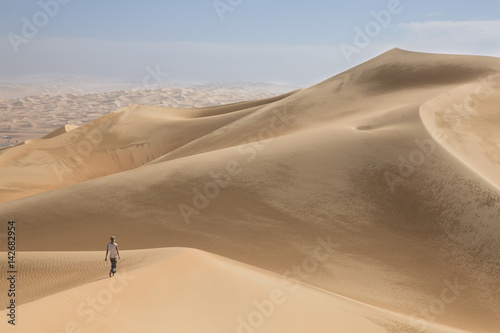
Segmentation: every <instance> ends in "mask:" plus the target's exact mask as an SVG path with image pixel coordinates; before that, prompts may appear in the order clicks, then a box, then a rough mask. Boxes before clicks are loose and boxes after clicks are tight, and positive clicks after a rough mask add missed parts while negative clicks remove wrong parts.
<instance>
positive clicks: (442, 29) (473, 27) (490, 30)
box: [398, 21, 500, 41]
mask: <svg viewBox="0 0 500 333" xmlns="http://www.w3.org/2000/svg"><path fill="white" fill-rule="evenodd" d="M398 28H399V29H400V30H402V31H405V32H408V33H411V34H415V35H421V36H427V37H429V36H435V37H436V38H438V39H442V38H443V37H445V38H449V37H453V38H458V39H461V40H475V41H477V40H478V39H487V40H490V41H499V40H500V38H499V35H498V31H500V21H428V22H412V23H401V24H400V25H399V26H398Z"/></svg>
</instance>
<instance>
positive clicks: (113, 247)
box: [104, 236, 120, 277]
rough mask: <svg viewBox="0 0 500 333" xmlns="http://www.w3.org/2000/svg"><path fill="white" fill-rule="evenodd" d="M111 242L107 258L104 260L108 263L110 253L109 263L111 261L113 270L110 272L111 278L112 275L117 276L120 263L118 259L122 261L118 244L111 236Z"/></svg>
mask: <svg viewBox="0 0 500 333" xmlns="http://www.w3.org/2000/svg"><path fill="white" fill-rule="evenodd" d="M110 240H111V242H109V243H108V246H107V247H106V257H105V258H104V261H107V260H108V253H109V261H111V270H110V271H109V277H111V274H113V276H115V273H116V263H117V262H118V259H120V252H118V244H117V243H115V236H111V237H110Z"/></svg>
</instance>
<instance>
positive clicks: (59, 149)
mask: <svg viewBox="0 0 500 333" xmlns="http://www.w3.org/2000/svg"><path fill="white" fill-rule="evenodd" d="M286 96H287V95H283V96H280V97H273V98H269V99H264V100H259V101H252V102H244V103H236V104H233V105H227V106H222V107H219V108H203V109H167V108H160V107H150V106H139V105H132V106H129V107H126V108H123V109H120V110H118V111H115V112H112V113H110V114H108V115H106V116H103V117H101V118H98V119H96V120H94V121H92V122H90V123H87V124H85V125H83V126H80V127H78V128H75V127H69V126H68V127H67V126H63V127H61V128H59V129H57V130H55V131H53V132H51V133H49V134H48V135H46V136H44V137H43V138H42V139H43V140H29V141H27V142H26V143H27V144H25V145H20V146H17V147H13V148H10V149H8V150H4V151H3V153H2V154H0V168H1V169H2V173H1V174H0V188H1V189H2V192H1V194H0V201H1V202H3V201H9V200H13V199H17V198H21V197H24V196H28V195H33V194H35V193H39V192H42V191H46V190H50V189H54V188H59V187H63V186H67V185H70V184H74V183H78V182H81V181H84V180H88V179H93V178H97V177H101V176H105V175H108V174H112V173H116V172H120V171H124V170H129V169H133V168H137V167H139V166H141V165H143V164H145V163H147V162H149V161H151V160H154V159H155V158H157V157H159V156H162V155H164V154H166V153H168V152H169V151H171V150H173V149H176V148H178V147H179V146H183V145H185V144H186V143H189V142H191V141H193V140H196V139H197V138H199V137H201V136H204V135H206V134H208V133H210V132H212V131H213V130H215V129H217V128H219V127H221V126H224V125H227V124H228V123H231V122H233V121H235V120H237V119H239V118H241V117H244V116H245V115H246V114H248V113H251V112H253V111H254V110H255V109H257V108H260V107H262V106H264V105H266V104H268V103H272V102H275V101H276V100H279V99H280V98H285V97H286Z"/></svg>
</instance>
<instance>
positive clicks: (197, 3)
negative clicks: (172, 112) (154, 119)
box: [0, 0, 500, 85]
mask: <svg viewBox="0 0 500 333" xmlns="http://www.w3.org/2000/svg"><path fill="white" fill-rule="evenodd" d="M43 4H47V5H43ZM54 4H57V5H54ZM214 4H215V5H214ZM217 8H218V9H217ZM374 13H378V14H374ZM377 15H378V16H379V17H378V20H377V18H376V17H375V16H377ZM30 25H32V26H31V27H30ZM33 27H34V28H35V29H30V28H33ZM359 31H361V34H362V35H363V36H360V33H359ZM498 31H500V2H499V1H498V0H496V1H495V0H478V1H451V0H448V1H429V0H400V1H398V0H383V1H381V0H371V1H369V0H365V1H326V0H309V1H305V0H301V1H298V0H287V1H282V0H278V1H272V0H215V1H214V0H177V1H167V0H164V1H160V0H149V1H148V0H144V1H138V0H137V1H132V0H41V1H35V0H0V57H1V58H2V61H1V62H0V75H1V77H2V78H3V79H6V78H12V79H15V78H18V77H26V76H29V75H37V76H40V75H42V76H43V75H70V76H80V75H86V76H95V77H106V78H119V79H126V80H137V82H139V83H140V82H141V80H142V79H143V78H144V76H145V75H148V74H147V73H148V72H151V71H152V70H153V71H159V73H160V74H159V76H161V75H163V77H162V80H167V81H172V82H186V81H189V82H209V81H263V82H276V83H293V84H299V85H308V84H313V83H316V82H319V81H321V80H323V79H326V78H328V77H331V76H333V75H335V74H337V73H339V72H341V71H343V70H346V69H348V68H350V67H352V66H355V65H357V64H359V63H361V62H363V61H366V60H368V59H370V58H372V57H374V56H376V55H378V54H380V53H382V52H384V51H386V50H389V49H391V48H393V47H400V48H404V49H409V50H414V51H423V52H437V53H463V54H481V55H491V56H500V46H499V45H500V34H499V33H498ZM356 37H357V39H355V38H356ZM167 72H168V76H167V75H166V74H165V73H167Z"/></svg>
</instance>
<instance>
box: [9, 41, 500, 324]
mask: <svg viewBox="0 0 500 333" xmlns="http://www.w3.org/2000/svg"><path fill="white" fill-rule="evenodd" d="M499 73H500V60H499V59H496V58H488V57H474V56H450V55H433V54H421V53H413V52H407V51H402V50H399V49H394V50H391V51H389V52H387V53H385V54H383V55H381V56H379V57H377V58H375V59H373V60H371V61H369V62H366V63H364V64H362V65H360V66H358V67H355V68H353V69H351V70H349V71H346V72H344V73H342V74H339V75H337V76H335V77H333V78H331V79H329V80H327V81H324V82H322V83H320V84H318V85H316V86H313V87H310V88H307V89H303V90H300V91H295V92H291V93H289V94H286V95H282V96H279V97H274V98H269V99H264V100H259V101H255V102H246V103H238V104H233V105H228V106H218V107H212V108H201V109H171V108H162V107H153V106H143V105H132V106H127V107H124V108H122V109H119V110H118V111H115V112H112V113H110V114H108V115H105V116H103V117H101V118H98V119H96V120H94V121H92V122H90V123H87V124H85V125H83V126H81V127H78V128H75V129H71V128H60V129H58V130H56V132H53V133H52V134H50V135H47V136H45V138H42V139H40V140H35V141H33V142H31V143H27V144H25V145H21V146H17V147H13V148H9V149H7V150H3V151H2V153H1V154H0V170H1V172H2V173H1V174H2V176H1V177H0V188H1V189H2V192H1V195H2V197H1V199H2V201H4V202H3V203H2V204H1V205H0V212H1V214H2V216H4V220H7V219H15V220H16V221H17V223H18V229H19V231H18V235H19V236H18V237H19V240H20V241H19V250H21V251H37V252H35V253H30V252H21V254H20V255H19V256H20V259H19V260H22V255H23V254H24V253H25V255H26V258H27V262H26V264H25V265H28V262H31V261H34V260H35V258H39V260H40V261H42V262H44V260H45V262H47V265H46V266H44V265H39V266H36V267H35V268H31V271H30V272H31V273H30V274H32V275H33V276H39V277H40V279H42V280H45V281H44V282H43V284H41V282H40V281H39V280H40V279H35V278H29V279H27V280H26V283H25V284H24V285H23V287H22V288H23V289H24V292H23V289H20V291H19V292H20V294H21V295H24V296H21V297H25V299H24V300H22V303H25V305H22V306H21V307H20V312H21V313H22V311H26V314H25V315H24V316H26V318H28V317H30V318H33V323H31V322H30V324H28V323H27V321H28V319H22V317H21V315H20V318H19V321H20V322H23V325H36V324H35V323H39V324H40V325H41V323H42V322H43V320H44V318H47V323H51V324H46V326H39V325H38V326H36V327H42V329H46V331H50V330H57V329H58V330H59V331H63V328H62V327H61V328H59V327H60V326H58V327H52V326H50V325H52V324H53V325H55V324H57V325H60V324H61V323H62V322H68V321H72V320H76V319H78V317H75V316H78V314H76V315H75V307H77V304H78V302H80V299H81V297H84V296H85V295H92V294H93V293H95V292H97V291H99V290H100V289H102V288H104V287H105V285H106V284H107V283H108V280H109V279H106V280H99V281H94V282H92V281H93V280H95V279H97V278H98V276H99V275H98V270H97V267H99V268H101V267H102V274H101V276H102V277H105V276H106V273H107V272H106V267H105V266H103V265H104V264H103V263H102V262H99V261H103V260H102V258H101V259H99V254H95V253H94V252H82V253H80V254H78V253H76V254H75V253H74V252H69V253H66V252H62V253H53V252H38V251H102V248H103V247H104V244H105V243H106V241H107V237H108V236H109V235H111V234H115V235H116V236H117V237H118V242H119V243H120V247H121V248H122V251H123V250H138V249H153V250H148V251H149V252H140V251H139V252H137V251H131V252H127V262H128V263H127V262H125V260H124V264H123V268H130V269H131V270H133V272H134V274H137V282H136V281H132V282H131V288H130V290H128V289H127V291H126V292H124V293H123V299H120V300H119V301H120V302H121V303H123V304H124V308H123V309H124V311H123V312H121V311H118V312H117V313H113V312H112V310H109V311H108V310H107V309H106V312H104V313H103V315H102V317H103V322H102V323H101V322H99V323H101V324H102V326H92V327H94V328H95V329H100V330H101V331H102V330H108V331H110V332H113V330H114V329H115V328H113V327H114V326H112V325H111V324H110V322H108V321H107V320H110V321H111V322H112V323H113V324H114V323H117V322H120V323H119V324H117V325H118V326H116V330H118V329H120V331H127V330H128V329H129V331H137V330H139V327H146V328H147V329H146V330H149V331H155V330H156V331H158V332H160V331H161V332H163V331H172V332H174V331H175V332H195V331H203V332H205V331H206V332H212V331H214V332H215V331H218V332H225V331H226V332H232V331H233V332H234V331H237V327H236V326H235V325H237V322H235V320H236V318H238V316H241V317H242V318H244V317H245V316H247V315H248V313H249V311H251V309H252V302H253V301H254V300H257V301H260V300H262V299H263V297H264V296H263V295H267V294H269V292H270V290H273V288H281V287H283V288H285V287H284V286H283V284H282V283H284V282H283V281H282V279H281V280H280V278H279V276H280V275H283V276H287V277H288V278H291V279H294V280H295V281H297V283H300V284H301V286H302V285H303V286H304V288H302V287H301V288H300V293H293V294H287V297H288V296H289V298H290V300H291V301H290V303H287V304H288V305H287V306H286V309H284V310H283V311H282V312H278V309H277V310H276V316H274V315H273V316H272V317H270V318H269V321H268V320H267V319H266V320H265V322H263V323H262V325H260V326H259V327H258V328H255V329H254V331H255V332H285V331H293V332H309V331H310V332H332V331H335V332H337V331H338V332H379V331H381V332H383V331H388V332H414V331H415V332H416V331H430V332H445V331H450V332H453V331H455V330H464V331H472V332H497V331H498V328H499V327H500V315H499V313H500V307H499V304H500V287H499V286H500V254H499V251H498V244H499V242H498V240H499V239H500V224H499V222H498V221H499V219H500V192H499V191H500V189H499V186H500V182H499V181H498V177H497V176H496V175H497V174H498V171H500V166H499V161H500V159H499V156H500V144H499V143H500V134H499V133H500V132H499V131H498V130H496V129H498V126H500V120H499V119H498V114H497V113H498V112H497V111H498V105H499V104H498V102H499V99H500V89H499V88H500V80H499ZM165 247H182V248H196V249H200V250H203V251H206V252H210V253H213V254H217V255H221V256H223V257H226V258H230V259H232V260H236V261H239V262H241V263H244V264H249V265H252V266H255V267H259V268H260V269H265V270H267V271H268V272H264V271H260V270H259V269H257V268H252V267H249V266H245V265H243V264H239V263H236V262H234V261H230V260H228V259H222V258H220V257H217V256H213V255H211V254H207V253H205V252H199V251H194V250H179V249H177V250H172V249H164V250H159V249H158V248H165ZM154 249H157V250H154ZM155 251H156V252H155ZM141 253H144V254H145V256H146V259H144V261H143V262H142V264H141V263H140V262H139V261H138V260H139V259H138V258H140V256H141V255H142V254H141ZM146 253H147V255H146ZM153 254H154V255H153ZM103 255H104V252H102V256H103ZM36 256H39V257H36ZM162 256H163V257H162ZM65 258H66V259H65ZM90 258H92V259H90ZM134 258H135V259H134ZM28 259H29V260H31V261H28ZM0 260H3V261H2V263H3V264H4V265H5V259H4V258H0ZM58 260H59V261H58ZM61 260H62V261H61ZM89 260H90V261H92V260H94V261H95V262H96V264H95V265H96V266H95V267H93V268H92V269H89V268H88V267H90V266H89V265H90V262H89ZM63 262H66V264H64V263H63ZM50 265H52V266H50ZM127 265H128V266H127ZM28 266H29V265H28ZM44 267H45V268H44ZM46 267H53V268H51V269H48V268H46ZM61 267H73V269H71V273H68V272H67V271H64V272H61ZM2 269H3V268H2ZM26 269H30V268H26ZM65 269H66V268H65ZM54 272H58V273H61V274H59V275H60V277H59V278H58V277H57V275H58V274H56V273H54ZM173 272H174V273H173ZM271 272H273V273H271ZM54 274H55V275H56V277H54ZM275 274H278V275H275ZM46 276H48V277H47V279H44V277H46ZM20 278H21V279H22V277H20ZM214 280H217V281H216V282H214ZM21 281H22V280H21ZM140 281H147V282H140ZM90 282H91V283H90ZM3 283H4V284H6V282H5V281H3ZM83 283H88V284H85V285H82V286H78V285H79V284H83ZM210 286H214V287H213V289H211V287H210ZM193 288H194V289H193ZM245 290H246V291H245ZM61 292H62V293H61ZM266 293H267V294H266ZM42 296H46V297H45V298H41V297H42ZM79 297H80V298H79ZM120 297H122V296H121V294H120ZM179 298H180V299H181V301H180V304H179V301H178V300H179ZM0 301H1V303H2V306H4V305H6V304H7V299H6V296H5V293H2V295H0ZM30 301H31V303H26V302H30ZM140 301H145V302H150V304H153V305H154V306H152V307H153V308H151V307H147V306H146V307H142V306H141V305H140V304H139V302H140ZM68 302H69V303H68ZM71 304H73V305H71ZM176 304H177V305H178V306H179V307H180V308H181V309H182V310H178V311H177V310H174V309H177V308H176ZM207 307H210V310H209V311H208V312H207ZM50 308H57V309H64V312H63V313H62V314H61V316H60V317H61V318H56V317H53V314H48V313H47V315H46V316H45V315H44V314H43V310H42V309H50ZM171 311H174V313H175V315H172V314H169V315H166V314H165V313H170V312H171ZM175 311H177V312H175ZM133 313H135V314H136V315H137V317H134V315H133ZM75 318H76V319H75ZM134 318H144V321H145V322H143V323H142V325H144V326H140V323H139V322H138V321H137V320H138V319H134ZM169 318H171V319H169ZM196 318H199V324H200V325H201V326H196ZM80 319H81V318H80ZM24 320H26V322H24ZM202 323H205V324H202ZM101 324H99V325H101ZM96 325H97V324H96ZM120 325H125V326H120ZM169 325H171V326H169ZM193 325H194V326H193ZM203 325H205V326H203ZM301 325H302V326H301ZM304 325H305V326H304ZM314 325H316V326H314ZM343 325H344V326H343ZM25 327H26V328H25V329H24V330H23V328H22V327H21V326H19V331H23V332H31V331H30V329H29V328H28V327H29V326H25ZM33 327H35V326H33ZM247 331H249V330H248V329H247ZM241 332H244V330H243V329H242V330H241Z"/></svg>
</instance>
